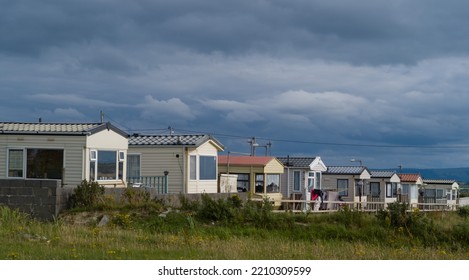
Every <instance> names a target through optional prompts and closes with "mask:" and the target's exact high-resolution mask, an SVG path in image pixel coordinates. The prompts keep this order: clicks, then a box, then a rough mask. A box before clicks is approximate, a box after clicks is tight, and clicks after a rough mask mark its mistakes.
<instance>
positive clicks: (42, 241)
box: [0, 198, 469, 260]
mask: <svg viewBox="0 0 469 280" xmlns="http://www.w3.org/2000/svg"><path fill="white" fill-rule="evenodd" d="M183 208H184V207H183ZM163 212H164V213H165V216H164V217H162V216H160V214H161V213H163ZM103 215H107V216H108V217H109V220H110V222H109V224H108V225H106V226H102V227H99V226H98V225H97V224H98V222H99V219H100V218H101V217H102V216H103ZM404 215H407V214H404ZM408 215H412V216H409V217H407V216H406V219H403V220H399V221H400V222H401V223H402V224H397V226H395V225H391V224H393V222H394V221H390V220H389V217H391V215H385V214H383V215H375V214H366V213H361V212H355V211H350V210H347V211H342V212H339V213H332V214H292V213H282V214H276V213H273V212H272V211H270V209H269V208H268V206H267V205H263V204H249V203H246V204H242V205H240V204H238V203H235V204H231V203H230V202H226V201H221V200H220V201H211V200H209V199H208V198H204V200H203V201H201V202H200V203H198V204H197V203H195V204H191V205H190V207H189V209H180V210H177V211H176V210H173V211H169V212H168V211H167V208H165V207H164V205H161V203H160V202H151V201H144V202H142V203H141V204H139V205H132V207H129V206H128V205H124V206H123V205H120V206H116V205H113V207H102V205H101V206H100V207H98V208H96V209H94V210H90V209H87V210H86V211H77V210H74V211H70V212H68V213H65V214H64V215H63V216H61V217H60V218H59V219H57V220H56V221H54V222H40V221H36V220H33V219H30V218H29V217H28V216H27V215H25V214H22V213H20V212H18V211H16V210H12V209H9V208H6V207H0V259H33V260H34V259H36V260H38V259H40V260H53V259H60V260H68V259H91V260H106V259H110V260H119V259H124V260H142V259H167V260H179V259H183V260H191V259H196V260H209V259H220V260H231V259H235V260H244V259H258V260H265V259H272V260H276V259H279V260H283V259H289V260H295V259H312V260H323V259H335V260H381V259H393V260H395V259H397V260H401V259H412V260H434V259H436V260H447V259H469V242H468V241H469V223H468V221H467V219H466V218H465V217H461V216H460V215H458V213H457V212H441V213H429V214H425V213H410V214H408Z"/></svg>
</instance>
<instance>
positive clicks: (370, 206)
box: [251, 198, 457, 213]
mask: <svg viewBox="0 0 469 280" xmlns="http://www.w3.org/2000/svg"><path fill="white" fill-rule="evenodd" d="M251 200H253V201H263V199H262V198H253V199H251ZM272 203H274V201H273V200H272ZM390 203H393V202H383V201H363V202H356V201H323V203H320V202H314V201H309V200H297V199H282V200H280V201H279V200H276V201H275V204H276V205H281V206H280V207H279V209H275V210H274V211H276V212H317V213H327V212H337V211H339V210H343V209H345V208H348V209H353V210H358V211H363V212H377V211H379V210H381V209H386V208H387V207H388V204H390ZM318 204H320V205H318ZM416 209H418V210H419V211H454V210H456V209H457V205H450V204H447V203H412V204H409V209H408V210H407V211H416Z"/></svg>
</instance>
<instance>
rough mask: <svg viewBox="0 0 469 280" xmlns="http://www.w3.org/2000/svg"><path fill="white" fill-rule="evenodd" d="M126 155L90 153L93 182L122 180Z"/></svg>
mask: <svg viewBox="0 0 469 280" xmlns="http://www.w3.org/2000/svg"><path fill="white" fill-rule="evenodd" d="M124 162H125V153H124V152H122V151H106V150H98V151H96V150H93V151H91V152H90V179H91V180H98V181H103V180H122V179H123V176H124V175H123V174H124Z"/></svg>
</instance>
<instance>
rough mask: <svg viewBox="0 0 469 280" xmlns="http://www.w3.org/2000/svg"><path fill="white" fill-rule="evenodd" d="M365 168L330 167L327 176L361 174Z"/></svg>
mask: <svg viewBox="0 0 469 280" xmlns="http://www.w3.org/2000/svg"><path fill="white" fill-rule="evenodd" d="M365 169H366V167H364V166H328V167H327V171H326V172H325V173H326V174H361V173H362V172H363V170H365Z"/></svg>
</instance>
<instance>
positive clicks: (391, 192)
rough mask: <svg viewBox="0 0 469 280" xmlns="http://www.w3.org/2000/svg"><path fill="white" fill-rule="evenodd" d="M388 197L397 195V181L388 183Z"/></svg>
mask: <svg viewBox="0 0 469 280" xmlns="http://www.w3.org/2000/svg"><path fill="white" fill-rule="evenodd" d="M386 197H397V183H386Z"/></svg>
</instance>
